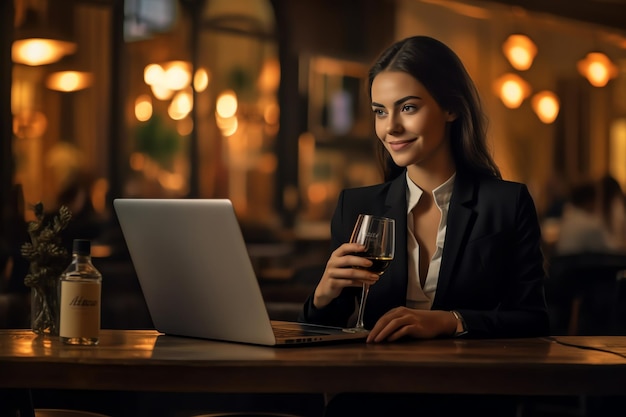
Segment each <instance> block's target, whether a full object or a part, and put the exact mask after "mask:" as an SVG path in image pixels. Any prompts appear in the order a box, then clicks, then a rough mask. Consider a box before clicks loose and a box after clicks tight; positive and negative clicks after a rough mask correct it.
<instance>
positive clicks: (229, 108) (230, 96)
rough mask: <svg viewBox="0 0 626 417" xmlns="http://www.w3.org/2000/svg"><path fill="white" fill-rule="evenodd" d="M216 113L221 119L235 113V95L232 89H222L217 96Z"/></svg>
mask: <svg viewBox="0 0 626 417" xmlns="http://www.w3.org/2000/svg"><path fill="white" fill-rule="evenodd" d="M216 110H217V115H218V116H219V117H221V118H223V119H227V118H229V117H232V116H234V115H235V113H237V95H236V94H235V92H234V91H232V90H227V91H224V92H223V93H222V94H220V96H219V97H218V98H217V104H216Z"/></svg>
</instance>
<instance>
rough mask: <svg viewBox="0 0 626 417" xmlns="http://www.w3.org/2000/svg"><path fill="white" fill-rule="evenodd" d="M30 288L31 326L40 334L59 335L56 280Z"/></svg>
mask: <svg viewBox="0 0 626 417" xmlns="http://www.w3.org/2000/svg"><path fill="white" fill-rule="evenodd" d="M48 281H51V283H50V284H45V285H41V286H37V287H33V288H32V289H31V306H30V307H31V310H30V311H31V318H30V323H31V328H32V330H33V332H34V333H35V334H38V335H41V336H58V335H59V293H58V289H57V282H56V280H52V279H51V280H48Z"/></svg>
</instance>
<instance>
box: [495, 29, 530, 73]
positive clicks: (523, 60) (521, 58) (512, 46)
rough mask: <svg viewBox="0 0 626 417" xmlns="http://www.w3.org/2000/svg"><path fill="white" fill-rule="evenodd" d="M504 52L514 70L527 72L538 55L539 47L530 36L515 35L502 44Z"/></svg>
mask: <svg viewBox="0 0 626 417" xmlns="http://www.w3.org/2000/svg"><path fill="white" fill-rule="evenodd" d="M502 52H504V56H506V58H507V59H508V60H509V62H510V63H511V65H512V66H513V68H515V69H516V70H518V71H526V70H527V69H528V68H530V66H531V65H532V64H533V60H534V59H535V56H536V55H537V46H536V45H535V43H534V42H533V41H532V40H530V38H529V37H528V36H526V35H520V34H514V35H511V36H509V37H508V38H507V40H506V41H505V42H504V43H503V44H502Z"/></svg>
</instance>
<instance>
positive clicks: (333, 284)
mask: <svg viewBox="0 0 626 417" xmlns="http://www.w3.org/2000/svg"><path fill="white" fill-rule="evenodd" d="M364 250H365V246H363V245H359V244H356V243H344V244H343V245H341V246H339V247H338V248H337V249H335V251H334V252H333V253H332V254H331V256H330V258H329V259H328V262H327V263H326V269H325V270H324V273H323V275H322V278H321V280H320V282H319V284H318V286H317V287H316V289H315V293H314V298H313V303H314V305H315V306H316V307H317V308H321V307H323V306H325V305H327V304H328V303H330V302H331V301H332V300H333V299H334V298H336V297H337V296H339V294H340V293H341V291H342V290H343V289H344V288H346V287H361V286H362V285H363V284H369V285H373V284H375V283H376V282H378V279H379V278H380V276H379V275H378V274H375V273H372V272H369V271H367V270H366V269H365V268H368V267H370V266H371V265H372V262H371V261H370V260H369V259H366V258H363V257H360V256H357V255H355V253H359V252H363V251H364Z"/></svg>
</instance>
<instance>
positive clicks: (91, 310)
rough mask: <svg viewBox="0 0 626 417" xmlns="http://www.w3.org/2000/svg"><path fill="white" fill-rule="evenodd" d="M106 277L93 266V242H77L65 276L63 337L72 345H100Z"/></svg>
mask: <svg viewBox="0 0 626 417" xmlns="http://www.w3.org/2000/svg"><path fill="white" fill-rule="evenodd" d="M101 289H102V274H101V273H100V272H99V271H98V270H97V269H96V267H95V266H93V264H92V263H91V242H90V241H89V240H85V239H75V240H74V242H73V245H72V262H71V263H70V265H69V266H68V267H67V268H66V269H65V271H64V272H63V274H62V275H61V282H60V285H59V291H60V293H61V302H60V305H61V311H60V324H59V336H60V337H61V340H62V341H63V343H66V344H70V345H97V344H98V341H99V334H100V296H101Z"/></svg>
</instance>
